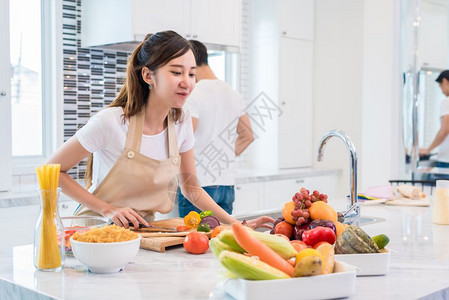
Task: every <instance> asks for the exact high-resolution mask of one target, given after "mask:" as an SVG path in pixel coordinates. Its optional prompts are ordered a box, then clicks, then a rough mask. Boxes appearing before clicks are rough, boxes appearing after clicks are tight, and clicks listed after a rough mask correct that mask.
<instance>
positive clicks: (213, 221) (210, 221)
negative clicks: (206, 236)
mask: <svg viewBox="0 0 449 300" xmlns="http://www.w3.org/2000/svg"><path fill="white" fill-rule="evenodd" d="M200 224H207V225H209V228H210V230H212V229H214V228H215V227H217V226H219V225H220V221H218V219H217V218H216V217H214V216H205V217H204V218H203V219H202V220H201V222H200Z"/></svg>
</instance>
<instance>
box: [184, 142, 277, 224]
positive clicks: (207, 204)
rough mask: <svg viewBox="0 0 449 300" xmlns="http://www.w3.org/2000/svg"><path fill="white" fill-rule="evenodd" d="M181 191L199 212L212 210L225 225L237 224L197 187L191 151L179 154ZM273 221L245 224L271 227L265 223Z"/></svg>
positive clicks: (261, 219)
mask: <svg viewBox="0 0 449 300" xmlns="http://www.w3.org/2000/svg"><path fill="white" fill-rule="evenodd" d="M181 190H182V194H183V195H184V196H185V197H186V198H187V199H189V201H190V202H191V203H192V204H193V205H195V206H196V207H198V208H199V209H201V210H203V211H204V210H212V211H213V212H214V215H215V216H216V217H217V218H218V219H219V220H220V222H222V223H225V224H232V223H234V222H237V220H235V219H234V218H232V217H231V216H230V215H229V214H228V213H227V212H226V211H225V210H224V209H222V208H221V207H220V206H219V205H218V204H217V203H216V202H215V201H214V200H213V199H212V198H211V197H210V196H209V194H208V193H206V192H205V191H204V189H203V188H202V187H201V186H200V185H199V183H198V180H197V177H196V168H195V159H194V154H193V149H190V150H189V151H187V152H184V153H181ZM273 222H274V220H273V219H272V218H270V217H260V218H257V219H254V220H247V223H248V225H249V226H250V227H252V228H257V227H266V228H271V226H269V225H267V224H266V223H273Z"/></svg>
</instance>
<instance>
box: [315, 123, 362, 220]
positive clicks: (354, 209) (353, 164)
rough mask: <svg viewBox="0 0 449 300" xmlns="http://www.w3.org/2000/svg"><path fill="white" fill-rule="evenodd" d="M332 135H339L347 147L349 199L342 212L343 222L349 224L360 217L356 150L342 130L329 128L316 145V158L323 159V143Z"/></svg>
mask: <svg viewBox="0 0 449 300" xmlns="http://www.w3.org/2000/svg"><path fill="white" fill-rule="evenodd" d="M333 136H336V137H339V138H340V139H341V140H342V141H343V142H344V143H345V145H346V148H347V149H348V152H349V155H350V161H349V168H350V174H349V182H350V187H351V191H350V197H351V201H350V203H349V204H348V208H347V210H346V211H345V212H343V213H342V214H343V216H344V217H345V223H347V224H351V223H354V222H357V221H358V219H359V217H360V207H359V205H358V203H357V152H356V151H355V147H354V143H353V142H352V140H351V138H350V137H349V136H348V135H347V134H346V133H345V132H344V131H342V130H331V131H329V132H327V133H325V134H324V135H323V136H322V137H321V140H320V146H319V147H318V153H317V154H318V155H317V160H318V161H321V160H322V159H323V151H324V145H326V143H327V141H328V140H329V139H330V138H331V137H333Z"/></svg>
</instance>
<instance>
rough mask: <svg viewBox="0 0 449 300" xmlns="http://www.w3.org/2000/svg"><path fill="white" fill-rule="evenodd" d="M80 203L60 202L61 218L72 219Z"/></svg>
mask: <svg viewBox="0 0 449 300" xmlns="http://www.w3.org/2000/svg"><path fill="white" fill-rule="evenodd" d="M78 205H79V203H78V202H76V201H74V200H69V201H63V202H59V203H58V206H59V211H58V212H59V216H60V217H71V216H73V213H74V212H75V209H76V208H77V207H78Z"/></svg>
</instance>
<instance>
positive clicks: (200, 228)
mask: <svg viewBox="0 0 449 300" xmlns="http://www.w3.org/2000/svg"><path fill="white" fill-rule="evenodd" d="M196 231H202V232H209V231H210V227H209V225H208V224H206V223H201V224H200V225H198V228H197V229H196Z"/></svg>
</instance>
